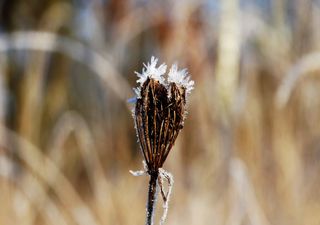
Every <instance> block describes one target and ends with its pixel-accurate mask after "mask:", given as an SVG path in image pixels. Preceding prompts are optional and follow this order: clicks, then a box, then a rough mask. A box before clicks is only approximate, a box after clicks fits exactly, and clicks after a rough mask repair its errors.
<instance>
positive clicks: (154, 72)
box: [135, 56, 167, 86]
mask: <svg viewBox="0 0 320 225" xmlns="http://www.w3.org/2000/svg"><path fill="white" fill-rule="evenodd" d="M157 62H158V59H157V58H155V57H154V56H152V57H151V62H150V63H148V64H147V65H146V64H143V65H144V68H143V69H142V73H138V72H135V74H137V76H138V78H139V79H138V80H137V83H140V86H142V84H143V83H144V82H145V81H146V80H147V78H148V77H149V78H153V79H155V80H158V81H159V82H160V83H161V84H164V82H165V80H164V77H163V75H164V74H165V73H166V71H167V65H166V64H165V63H163V64H161V65H160V66H159V67H156V66H157Z"/></svg>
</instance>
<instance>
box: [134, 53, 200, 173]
mask: <svg viewBox="0 0 320 225" xmlns="http://www.w3.org/2000/svg"><path fill="white" fill-rule="evenodd" d="M157 62H158V59H156V58H154V57H152V58H151V62H150V63H148V64H147V65H145V64H144V67H145V68H144V69H143V70H142V73H137V72H136V74H137V75H138V77H139V79H138V80H137V83H139V84H140V86H139V87H138V88H137V89H136V92H137V101H136V106H135V110H134V119H135V125H136V130H137V135H138V139H139V143H140V147H141V150H142V153H143V156H144V158H145V161H146V164H147V167H148V172H149V173H152V172H157V170H158V169H159V168H161V167H162V165H163V163H164V161H165V160H166V158H167V156H168V154H169V152H170V150H171V148H172V146H173V144H174V142H175V140H176V138H177V136H178V134H179V132H180V130H181V129H182V128H183V122H184V120H185V118H186V109H185V108H186V107H185V105H186V100H187V99H186V98H187V96H188V94H190V92H191V90H192V89H193V85H194V82H193V81H192V80H190V77H189V76H188V73H187V70H186V69H183V70H178V67H177V65H176V64H174V65H173V66H172V67H171V69H170V71H169V74H168V77H167V79H166V78H165V76H164V75H165V73H166V68H167V66H166V65H165V64H161V65H160V66H159V67H157Z"/></svg>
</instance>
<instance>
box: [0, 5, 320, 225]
mask: <svg viewBox="0 0 320 225" xmlns="http://www.w3.org/2000/svg"><path fill="white" fill-rule="evenodd" d="M41 2H42V3H39V2H37V1H32V0H29V1H26V0H15V1H12V0H11V1H9V0H7V1H2V2H1V3H0V10H1V12H0V19H1V21H0V30H1V36H0V73H1V74H0V75H1V76H0V104H1V105H0V122H1V127H0V202H1V210H0V224H5V225H11V224H12V225H13V224H19V225H28V224H30V225H31V224H32V225H33V224H63V225H69V224H80V225H82V224H83V225H91V224H94V225H95V224H96V225H98V224H143V222H144V216H145V214H144V207H145V205H144V204H145V202H146V201H145V198H146V196H145V192H146V187H147V182H148V181H147V178H146V179H145V180H144V182H142V180H143V179H135V178H134V177H132V176H131V175H130V174H129V172H128V171H129V169H137V168H139V167H140V166H141V160H142V156H141V154H140V151H139V149H138V145H137V143H136V136H135V133H134V128H133V121H132V118H131V112H130V108H131V105H130V104H128V103H127V101H126V99H128V98H130V97H132V96H133V93H132V92H131V90H130V87H131V86H135V83H134V82H135V76H134V74H133V71H135V70H137V71H139V70H141V68H138V65H141V62H142V61H145V59H149V58H150V56H151V55H156V56H158V57H160V59H161V60H162V61H166V62H168V64H171V63H172V62H173V61H175V60H178V62H179V63H180V65H181V66H183V67H188V68H189V71H190V73H191V74H192V78H193V79H194V80H195V81H196V88H195V91H194V92H193V94H192V95H191V100H190V107H189V110H188V111H189V116H188V117H189V118H188V120H187V121H186V124H185V129H184V130H183V132H182V133H181V135H180V136H179V138H178V140H177V143H176V145H175V147H174V149H173V151H172V153H171V156H170V158H169V159H168V161H167V162H166V164H165V165H164V167H165V168H166V169H168V170H170V171H171V172H172V173H173V174H174V175H175V178H176V179H175V180H176V182H175V184H176V185H175V187H174V191H173V197H172V200H171V202H170V204H171V206H170V212H169V215H168V219H167V224H219V225H220V224H232V225H237V224H239V225H244V224H252V225H259V224H260V225H271V224H275V225H276V224H279V225H280V224H281V225H286V224H288V225H319V224H320V191H319V190H320V176H319V174H320V123H319V121H320V98H319V96H320V80H319V79H320V78H319V73H320V63H319V62H320V42H319V40H320V30H319V27H320V2H319V1H318V0H306V1H303V0H297V1H284V0H280V1H276V0H274V1H271V0H265V1H263V0H261V1H241V5H240V3H239V1H236V0H227V1H221V2H223V3H220V1H213V0H212V1H210V0H208V1H192V0H188V1H175V2H173V1H138V0H137V1H128V0H120V1H119V0H118V1H117V0H108V1H80V0H78V1H59V0H51V1H49V0H48V1H41Z"/></svg>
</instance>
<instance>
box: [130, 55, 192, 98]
mask: <svg viewBox="0 0 320 225" xmlns="http://www.w3.org/2000/svg"><path fill="white" fill-rule="evenodd" d="M157 63H158V59H157V58H155V57H154V56H152V57H151V61H150V62H148V63H147V64H143V65H144V68H143V69H142V73H138V72H135V74H136V75H137V76H138V80H137V83H139V84H140V86H139V87H138V88H136V89H134V91H135V93H136V96H137V98H140V97H141V96H140V87H141V86H142V85H143V83H144V82H145V81H146V80H147V78H148V77H149V78H150V79H154V80H157V81H159V83H160V84H163V85H165V86H166V87H167V88H168V87H169V86H170V83H175V84H176V85H177V86H178V87H182V88H184V89H185V91H186V94H187V95H188V94H190V93H191V90H193V89H194V81H193V80H191V79H190V76H189V74H188V71H187V69H181V70H178V66H177V64H173V65H172V67H171V68H170V71H169V73H168V74H167V76H166V77H165V74H166V70H167V65H166V64H165V63H163V64H161V65H160V66H158V67H157ZM166 78H167V79H166Z"/></svg>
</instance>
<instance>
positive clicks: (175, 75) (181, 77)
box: [168, 64, 194, 94]
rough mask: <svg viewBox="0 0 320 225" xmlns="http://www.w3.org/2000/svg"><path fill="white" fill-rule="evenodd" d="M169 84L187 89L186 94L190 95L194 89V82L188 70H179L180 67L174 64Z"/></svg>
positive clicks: (169, 75) (169, 76)
mask: <svg viewBox="0 0 320 225" xmlns="http://www.w3.org/2000/svg"><path fill="white" fill-rule="evenodd" d="M168 82H169V83H176V84H177V85H178V86H180V87H184V88H185V89H186V93H187V94H190V93H191V90H192V89H193V88H194V87H193V86H194V81H193V80H190V76H189V75H188V71H187V69H182V70H178V65H177V64H173V65H172V67H171V68H170V71H169V74H168Z"/></svg>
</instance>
